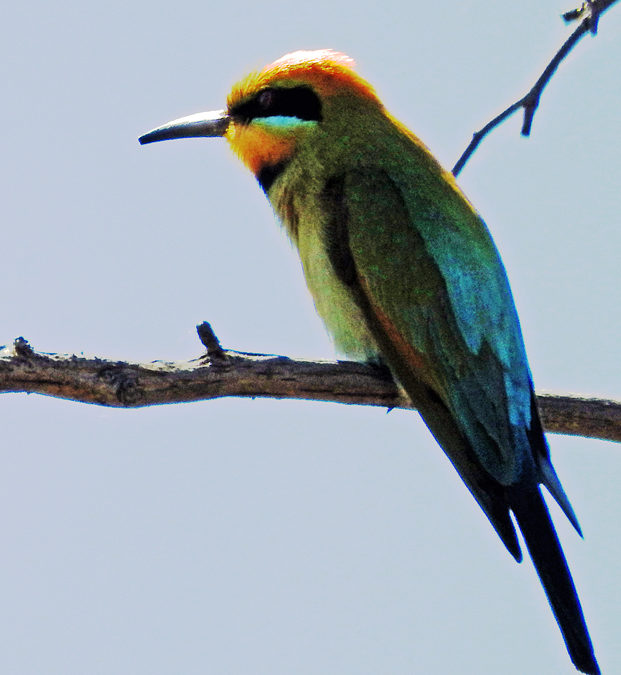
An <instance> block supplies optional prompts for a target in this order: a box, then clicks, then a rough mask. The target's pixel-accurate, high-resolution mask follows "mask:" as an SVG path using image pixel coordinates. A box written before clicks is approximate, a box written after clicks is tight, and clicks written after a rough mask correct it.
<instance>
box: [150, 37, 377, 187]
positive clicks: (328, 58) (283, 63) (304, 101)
mask: <svg viewBox="0 0 621 675" xmlns="http://www.w3.org/2000/svg"><path fill="white" fill-rule="evenodd" d="M353 66H354V62H353V60H352V59H350V58H349V57H348V56H345V55H344V54H341V53H339V52H335V51H332V50H329V49H323V50H317V51H298V52H293V53H291V54H287V55H285V56H283V57H282V58H280V59H278V60H277V61H274V63H271V64H270V65H268V66H266V67H265V68H263V70H260V71H258V72H254V73H251V74H250V75H248V76H247V77H245V78H244V79H243V80H241V81H240V82H238V83H237V84H236V85H235V86H234V87H233V89H232V90H231V93H230V94H229V96H228V98H227V107H226V109H225V110H218V111H214V112H207V113H198V114H196V115H190V116H189V117H183V118H180V119H177V120H173V121H172V122H169V123H167V124H165V125H163V126H161V127H157V128H156V129H153V131H150V132H149V133H147V134H145V135H144V136H141V138H140V143H152V142H154V141H163V140H168V139H172V138H187V137H192V136H211V137H213V136H223V137H224V138H226V139H227V141H228V142H229V143H230V145H231V147H232V148H233V150H234V151H235V152H236V153H237V154H238V155H239V157H240V158H241V159H242V161H243V162H244V163H245V164H246V165H247V166H248V167H249V168H250V170H251V171H253V173H254V174H255V175H256V176H259V175H260V174H261V172H262V171H264V170H265V169H269V167H273V166H276V165H279V164H281V163H283V162H285V161H287V160H288V159H289V158H290V157H292V156H293V154H294V153H295V151H296V148H297V147H298V145H299V144H300V143H302V142H305V141H310V142H311V143H312V142H313V138H314V137H316V135H317V134H320V133H326V131H327V130H329V129H330V128H331V127H332V126H334V125H335V124H341V125H342V124H345V125H347V119H346V118H347V110H346V109H345V108H349V109H351V108H355V107H356V104H357V103H358V104H359V105H358V107H362V108H366V107H368V106H371V107H373V108H375V109H381V108H382V105H381V103H380V101H379V99H378V98H377V96H376V94H375V92H374V91H373V89H372V88H371V86H370V85H369V84H368V83H367V82H366V81H365V80H363V79H362V78H361V77H360V76H359V75H357V74H356V73H355V72H354V70H353Z"/></svg>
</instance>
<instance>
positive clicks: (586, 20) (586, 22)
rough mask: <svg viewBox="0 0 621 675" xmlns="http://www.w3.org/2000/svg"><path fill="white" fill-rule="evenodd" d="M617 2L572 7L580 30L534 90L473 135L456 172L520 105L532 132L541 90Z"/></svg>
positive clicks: (599, 0) (593, 0)
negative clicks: (491, 132) (578, 20)
mask: <svg viewBox="0 0 621 675" xmlns="http://www.w3.org/2000/svg"><path fill="white" fill-rule="evenodd" d="M615 2H617V0H588V1H587V2H584V3H583V4H582V6H581V7H579V8H578V9H575V10H571V11H570V12H566V13H565V14H563V18H564V19H565V21H573V20H576V19H579V18H581V19H582V21H581V22H580V24H579V26H578V27H577V28H576V30H575V31H574V32H573V33H572V34H571V35H570V36H569V38H568V39H567V40H566V41H565V43H564V44H563V46H562V47H561V48H560V49H559V50H558V52H556V54H555V55H554V58H553V59H552V60H551V61H550V63H549V64H548V65H547V66H546V69H545V70H544V71H543V73H541V75H540V76H539V79H538V80H537V81H536V82H535V84H534V85H533V86H532V88H531V90H530V91H529V92H528V93H527V94H526V95H525V96H523V97H522V98H521V99H519V100H518V101H516V102H515V103H513V104H511V105H510V106H509V107H508V108H507V109H506V110H504V111H503V112H501V113H500V115H497V116H496V117H494V119H493V120H491V121H489V122H488V123H487V124H486V125H485V126H484V127H483V128H482V129H480V130H479V131H477V132H475V133H474V134H473V135H472V140H471V141H470V144H469V145H468V147H467V148H466V149H465V150H464V153H463V154H462V156H461V157H460V158H459V159H458V160H457V163H456V164H455V166H454V167H453V175H454V176H457V175H459V173H460V172H461V170H462V169H463V168H464V165H465V164H466V162H467V161H468V160H469V159H470V157H471V155H472V153H473V152H474V151H475V150H476V149H477V147H478V146H479V143H480V142H481V141H482V140H483V139H484V138H485V136H487V134H489V132H490V131H491V130H492V129H494V128H495V127H497V126H498V125H499V124H501V122H504V121H505V120H506V119H507V118H508V117H510V116H511V115H513V113H514V112H516V111H517V110H519V109H520V108H524V121H523V123H522V135H523V136H528V135H530V130H531V127H532V123H533V117H534V116H535V111H536V110H537V107H538V106H539V99H540V98H541V94H542V93H543V90H544V89H545V87H546V85H547V84H548V82H549V81H550V80H551V79H552V76H553V75H554V73H555V72H556V69H557V68H558V67H559V65H560V64H561V62H562V61H563V60H564V59H565V57H566V56H567V55H568V54H569V52H570V51H571V50H572V49H573V48H574V47H575V45H576V44H577V43H578V41H579V40H580V39H581V38H582V36H583V35H585V34H586V33H591V34H592V35H595V34H596V33H597V26H598V21H599V17H600V16H601V15H602V14H603V13H604V12H605V11H606V10H607V9H608V8H609V7H611V6H612V5H613V4H614V3H615Z"/></svg>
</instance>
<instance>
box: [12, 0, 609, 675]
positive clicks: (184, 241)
mask: <svg viewBox="0 0 621 675" xmlns="http://www.w3.org/2000/svg"><path fill="white" fill-rule="evenodd" d="M570 8H571V3H565V2H560V0H557V1H555V2H541V1H540V0H526V1H524V2H519V3H515V2H513V3H510V2H502V3H489V2H483V1H482V0H481V1H478V2H476V1H465V0H461V1H460V2H457V1H455V0H453V1H448V0H438V1H436V2H434V3H429V2H420V1H418V0H415V1H414V2H404V1H403V0H401V1H395V0H386V1H385V2H381V3H374V4H371V5H363V4H360V3H359V2H351V1H347V2H334V0H330V1H329V2H326V1H325V0H316V1H315V2H312V3H303V4H300V3H291V2H263V3H257V2H247V1H246V0H241V2H236V3H224V2H220V3H208V2H205V1H202V2H196V0H187V2H185V3H183V4H175V3H170V2H160V1H159V0H149V2H142V1H136V2H131V1H130V2H118V1H116V0H111V1H110V2H106V3H88V2H87V3H84V2H77V1H72V2H66V1H63V0H59V1H58V2H54V3H49V2H41V0H34V1H33V2H29V3H17V2H12V3H9V4H7V5H6V6H5V7H4V8H3V11H2V22H1V25H0V64H1V65H0V68H1V69H2V83H3V94H2V100H3V103H2V105H1V106H0V128H1V129H2V132H1V134H0V137H1V139H2V140H1V144H2V146H1V151H2V161H1V162H0V184H1V187H0V192H1V195H2V198H1V200H0V214H1V216H0V217H1V223H2V233H1V243H2V263H1V264H0V288H2V291H3V292H2V298H3V302H2V320H1V321H0V327H1V329H2V330H1V332H0V344H8V343H11V342H12V340H13V339H14V338H15V337H17V336H19V335H23V336H24V337H26V338H27V339H28V340H30V341H31V343H32V345H33V347H34V348H35V349H38V350H42V351H47V352H70V353H71V352H73V353H78V354H79V353H82V352H84V353H88V354H94V355H98V356H101V357H106V358H113V359H128V360H135V361H151V360H155V359H164V360H184V359H188V358H193V357H195V356H197V355H199V353H200V352H201V345H200V343H199V342H198V339H197V338H196V335H195V331H194V326H195V325H196V324H197V323H199V322H200V321H202V320H208V321H210V322H211V323H212V325H213V327H214V329H215V331H216V333H217V334H218V336H219V337H220V339H221V341H222V344H223V345H224V346H225V347H228V348H232V349H240V350H247V351H255V352H269V353H278V354H286V355H290V356H301V357H307V358H324V359H331V358H333V357H334V352H333V349H332V345H331V343H330V341H329V339H328V338H327V337H326V335H325V334H324V331H323V327H322V325H321V323H320V321H319V319H318V318H317V317H316V316H315V313H314V310H313V306H312V302H311V300H310V298H309V296H308V294H307V292H306V290H305V287H304V282H303V279H302V275H301V271H300V269H299V263H298V261H297V258H296V257H295V255H294V253H293V252H292V250H291V247H290V246H289V244H288V242H287V241H286V239H285V237H284V235H283V234H282V233H281V232H280V231H279V227H278V226H276V225H275V223H274V219H273V215H272V213H271V210H270V207H269V205H268V203H267V200H266V199H265V197H264V195H263V194H262V192H261V191H260V189H259V188H258V187H257V185H256V184H255V181H254V178H253V177H252V176H251V175H250V174H249V173H248V172H247V171H246V170H245V169H244V168H243V167H242V166H241V164H240V163H238V162H237V160H236V159H235V158H234V157H233V156H232V155H231V154H230V152H229V150H228V148H227V147H226V145H225V143H224V142H223V141H220V140H203V139H201V140H189V141H177V142H174V143H164V144H157V145H153V146H147V147H140V146H139V145H138V141H137V138H138V136H139V135H141V134H142V133H144V132H145V131H148V130H149V129H151V128H152V127H154V126H156V125H158V124H161V123H163V122H166V121H167V120H170V119H173V118H175V117H179V116H181V115H186V114H189V113H193V112H197V111H201V110H208V109H213V108H221V107H223V105H224V102H225V97H226V94H227V93H228V90H229V88H230V86H231V85H232V84H233V82H235V81H236V80H237V79H239V78H240V77H242V76H243V75H245V74H246V73H247V72H248V71H249V70H251V69H253V68H259V67H262V66H263V65H264V64H266V63H268V62H270V61H272V60H274V59H276V58H278V57H279V56H281V55H282V54H284V53H286V52H288V51H292V50H295V49H300V48H306V49H308V48H323V47H331V48H334V49H338V50H341V51H344V52H346V53H348V54H350V55H351V56H352V57H354V58H355V59H356V61H357V63H358V70H359V72H360V73H361V74H362V75H363V76H364V77H366V78H367V79H369V80H370V81H371V82H372V83H373V84H374V85H375V87H376V88H377V90H378V92H379V94H380V96H381V97H382V98H383V100H384V102H385V103H386V105H387V107H388V108H389V110H391V112H393V113H394V114H395V115H396V116H397V117H398V118H400V119H401V120H403V121H404V122H405V123H406V124H407V125H408V126H409V127H410V128H412V129H413V130H414V131H415V132H416V133H417V134H419V135H420V136H421V138H422V139H423V140H424V141H425V142H426V143H427V144H428V145H429V147H430V148H431V149H432V150H433V152H434V153H435V154H436V156H437V157H438V158H439V159H440V161H441V162H442V163H444V164H445V165H446V166H447V167H451V166H452V165H453V163H454V162H455V160H456V159H457V158H458V156H459V155H460V154H461V152H462V150H463V149H464V148H465V146H466V145H467V143H468V141H469V139H470V137H471V134H472V132H473V131H474V130H476V129H478V128H480V127H481V126H482V125H483V124H484V123H485V122H486V121H487V120H489V119H490V118H491V117H492V116H493V115H495V114H497V113H498V112H500V110H502V109H503V108H504V107H506V106H507V105H509V104H510V103H511V102H513V101H514V100H515V99H517V98H518V97H519V96H521V95H522V94H523V93H524V92H525V91H526V90H527V89H528V88H529V87H530V85H531V83H532V82H533V81H534V80H535V78H536V77H537V76H538V74H539V73H540V72H541V71H542V69H543V67H544V66H545V64H546V63H547V61H548V60H549V59H550V58H551V56H552V55H553V54H554V52H555V51H556V49H557V48H558V47H559V46H560V44H561V43H562V41H563V40H564V39H565V37H566V36H567V35H568V34H569V31H570V30H571V28H567V27H566V26H565V25H564V23H563V21H562V20H561V19H560V14H561V12H563V11H565V10H567V9H570ZM620 60H621V6H619V7H613V8H612V9H611V10H610V11H609V12H608V13H607V14H606V15H605V16H604V17H603V18H602V20H601V24H600V33H599V35H598V36H597V38H596V39H592V38H590V37H587V38H586V39H585V40H584V41H583V42H582V43H581V44H580V45H579V46H578V48H577V49H576V50H575V51H574V52H573V54H572V55H571V56H570V57H569V59H568V60H567V61H566V62H565V63H564V64H563V65H562V67H561V69H560V71H559V72H558V73H557V75H556V76H555V78H554V80H553V81H552V83H551V85H550V86H549V88H548V90H547V91H546V92H545V94H544V96H543V99H542V102H541V108H540V110H539V111H538V113H537V115H536V117H535V121H534V126H533V135H532V137H531V138H530V139H528V140H525V139H523V138H521V137H520V135H519V129H520V124H521V118H518V117H515V118H513V119H512V120H510V121H509V122H508V123H506V124H505V125H504V126H503V127H501V128H499V129H497V130H496V131H495V132H494V133H493V135H492V136H490V137H489V138H488V139H487V140H485V141H484V143H483V145H482V146H481V148H480V149H479V150H478V152H477V153H476V155H475V156H474V157H473V159H472V160H471V161H470V163H469V164H468V165H467V167H466V168H465V170H464V172H463V173H462V176H461V178H460V183H461V185H462V186H463V188H464V190H465V191H466V193H467V194H468V196H469V197H470V199H471V200H472V201H473V203H474V204H475V205H476V206H477V208H478V209H479V211H480V212H481V213H482V215H483V216H484V218H485V220H486V221H487V223H488V225H489V227H490V229H491V231H492V233H493V236H494V238H495V241H496V243H497V245H498V247H499V248H500V251H501V254H502V256H503V259H504V262H505V264H506V267H507V270H508V273H509V278H510V280H511V283H512V288H513V291H514V295H515V299H516V303H517V306H518V311H519V313H520V317H521V321H522V326H523V330H524V333H525V339H526V344H527V349H528V353H529V357H530V363H531V368H532V371H533V374H534V379H535V384H536V387H537V389H538V390H540V391H552V392H559V393H569V392H574V393H580V394H586V395H604V396H609V397H613V398H614V397H616V398H620V397H621V386H620V382H621V365H620V364H621V360H620V358H619V335H620V334H621V296H620V291H619V287H620V285H619V272H620V269H621V262H620V258H621V255H620V253H619V251H620V250H621V235H620V234H619V233H620V229H621V228H620V225H621V220H620V217H619V208H620V203H621V202H620V196H619V195H620V194H621V192H620V190H619V179H620V177H621V140H620V138H621V137H620V133H619V130H620V128H619V110H620V109H621V86H620V84H619V62H620ZM0 423H1V428H2V437H3V440H2V448H1V450H0V452H1V457H2V469H1V471H0V513H1V514H2V515H1V516H0V533H1V552H0V672H2V673H4V674H6V675H73V674H76V675H78V674H79V675H91V674H93V675H95V674H97V675H99V674H106V675H107V674H115V675H118V674H126V673H127V674H132V675H142V674H145V675H147V674H148V675H179V674H183V675H194V674H195V673H196V674H198V673H210V674H211V673H213V674H218V675H220V674H222V675H255V674H256V675H285V674H287V675H289V674H291V673H296V674H299V675H307V674H308V675H310V674H316V673H325V674H330V675H332V674H335V675H336V674H339V675H345V674H350V673H351V674H356V675H358V674H360V675H366V674H368V675H375V674H377V673H394V674H404V675H405V674H412V673H424V674H425V675H441V674H446V673H460V674H461V673H463V674H468V675H469V674H476V675H486V674H487V673H503V674H504V675H523V674H524V673H538V674H548V673H550V674H553V675H558V674H562V673H572V672H574V671H573V668H572V666H571V664H570V662H569V659H568V656H567V654H566V652H565V649H564V645H563V643H562V639H561V637H560V633H559V631H558V629H557V627H556V624H555V621H554V619H553V617H552V614H551V612H550V611H549V608H548V606H547V602H546V600H545V597H544V595H543V592H542V590H541V588H540V585H539V582H538V580H537V578H536V576H535V574H534V572H533V569H532V565H531V563H530V561H527V562H525V563H524V564H522V565H516V564H515V563H514V561H513V560H512V558H511V557H510V556H509V555H508V553H506V551H505V550H504V548H503V546H502V544H501V543H500V541H499V540H498V538H497V537H496V535H495V534H494V532H493V531H492V528H491V527H490V525H489V523H488V522H487V520H486V519H485V517H484V516H483V514H482V512H481V511H480V509H479V508H478V506H477V505H476V504H475V502H474V500H473V499H472V498H471V497H470V495H469V493H468V492H467V490H466V488H465V487H464V486H463V485H462V483H461V481H460V480H459V478H458V476H457V475H456V474H455V472H454V471H453V469H452V468H451V466H450V465H449V463H448V461H447V460H446V459H445V457H444V455H443V453H442V452H441V450H440V449H439V447H438V446H437V445H436V444H435V442H434V441H433V439H432V437H431V435H430V434H429V433H428V431H427V430H426V428H425V427H424V425H423V424H422V422H421V421H420V419H419V418H418V416H417V415H416V414H415V413H407V412H401V411H393V412H391V413H390V414H388V415H387V414H386V412H385V410H382V409H371V408H362V407H354V406H343V405H336V404H320V403H308V402H292V401H269V400H254V401H250V400H240V399H229V400H221V401H211V402H202V403H194V404H185V405H175V406H167V407H157V408H150V409H143V410H109V409H104V408H99V407H95V406H88V405H84V404H78V403H71V402H65V401H60V400H55V399H52V398H46V397H40V396H34V395H33V396H26V395H23V394H21V395H18V394H12V395H4V396H3V397H2V400H1V407H0ZM549 439H550V443H551V447H552V454H553V459H554V464H555V466H556V468H557V471H558V473H559V475H560V477H561V480H562V481H563V484H564V486H565V489H566V491H567V493H568V495H569V496H570V499H571V501H572V503H573V506H574V508H575V510H576V512H577V514H578V517H579V519H580V522H581V524H582V527H583V530H584V533H585V540H584V541H582V540H580V538H579V537H578V536H577V535H576V534H575V533H574V532H573V531H572V530H571V528H570V526H569V524H568V523H567V521H566V520H565V519H564V518H563V517H562V516H561V514H560V512H559V510H558V509H557V508H556V507H555V506H554V505H553V506H552V512H553V516H554V517H555V520H556V523H557V527H558V531H559V535H560V537H561V539H562V541H563V545H564V549H565V552H566V554H567V557H568V560H569V563H570V567H571V569H572V571H573V574H574V579H575V582H576V584H577V586H578V589H579V592H580V596H581V599H582V603H583V606H584V610H585V614H586V616H587V620H588V623H589V627H590V630H591V635H592V638H593V641H594V643H595V646H596V651H597V654H598V657H599V661H600V665H601V666H602V669H603V672H604V673H607V674H612V673H620V672H621V647H620V645H619V636H620V635H621V582H620V575H619V560H620V559H621V525H620V521H621V518H620V517H619V516H620V512H621V505H620V504H619V484H620V483H621V448H620V447H619V445H618V444H613V443H608V442H603V441H596V440H587V439H580V438H569V437H562V436H556V435H553V436H550V437H549Z"/></svg>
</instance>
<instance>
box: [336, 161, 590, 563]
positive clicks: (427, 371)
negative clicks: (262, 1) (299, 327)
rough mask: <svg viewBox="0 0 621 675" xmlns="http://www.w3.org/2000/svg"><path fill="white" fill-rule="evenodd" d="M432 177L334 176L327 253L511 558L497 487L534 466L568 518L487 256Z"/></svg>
mask: <svg viewBox="0 0 621 675" xmlns="http://www.w3.org/2000/svg"><path fill="white" fill-rule="evenodd" d="M433 178H434V179H435V180H433V181H432V182H431V185H429V184H426V185H423V186H420V189H418V190H417V189H413V188H412V187H411V186H412V185H414V186H416V183H415V182H413V181H412V180H411V178H410V177H407V176H406V177H405V178H404V179H403V180H402V181H400V180H399V178H397V179H393V177H392V176H391V175H389V174H388V173H387V172H386V171H383V170H379V171H378V170H375V169H373V170H371V169H369V170H364V169H357V170H354V171H348V172H346V173H343V174H340V175H337V176H334V177H333V178H331V179H330V180H329V181H328V183H327V184H326V187H325V190H324V199H325V200H326V202H327V204H326V206H327V209H326V211H327V212H329V213H331V214H332V216H331V218H332V219H331V221H330V223H329V224H328V228H327V233H326V237H327V241H326V245H327V246H328V250H329V253H330V259H331V262H332V265H333V267H334V269H335V271H336V273H337V274H338V275H339V277H340V278H341V280H342V281H343V282H344V283H346V284H347V285H348V286H349V287H350V289H351V291H352V293H353V295H354V297H355V299H356V303H357V304H358V306H359V307H360V308H361V309H362V311H363V314H364V316H365V317H366V320H367V324H368V326H369V328H370V329H371V332H372V333H373V335H374V337H375V339H376V341H377V342H378V344H379V346H380V349H381V352H382V354H383V356H384V359H385V360H386V362H387V365H388V366H389V367H390V368H391V370H392V372H393V374H394V375H395V376H396V378H397V379H398V380H399V381H400V382H401V384H402V385H403V386H404V388H405V389H406V391H407V392H408V394H409V396H410V397H411V398H412V400H413V402H414V404H415V405H416V406H417V407H418V409H419V411H420V412H421V415H422V417H423V419H424V420H425V422H426V424H427V425H428V426H429V428H430V430H431V431H432V433H433V434H434V436H436V438H437V440H438V441H439V443H440V445H441V446H442V447H443V449H444V451H445V452H446V453H447V455H448V456H449V458H450V459H451V461H452V462H453V464H454V465H455V467H456V469H457V470H458V472H459V473H460V475H461V476H462V478H463V480H464V482H465V483H466V484H467V485H468V487H469V488H470V490H471V491H472V493H473V494H474V496H475V498H476V499H477V501H478V502H479V504H481V506H482V508H483V509H484V511H485V512H486V514H487V515H488V517H489V518H490V520H491V522H492V524H493V525H494V527H495V528H496V530H497V531H498V533H499V535H500V536H501V538H502V539H503V541H504V542H505V544H506V545H507V548H509V550H510V551H511V552H512V553H513V554H514V555H516V557H517V556H518V555H519V548H518V545H517V540H516V539H515V532H514V529H513V526H512V524H511V521H510V519H509V516H508V507H507V504H506V501H505V498H504V497H502V495H501V492H502V486H509V485H513V484H516V483H517V482H519V480H520V478H521V476H522V474H523V472H524V470H525V467H526V468H528V469H530V468H531V467H532V465H533V462H535V463H536V464H537V471H538V474H539V475H538V478H539V482H543V483H544V484H546V486H547V487H548V488H549V489H550V491H551V492H552V494H553V495H554V496H555V498H556V499H557V501H559V503H560V504H561V506H562V507H563V509H564V510H565V512H566V513H567V515H568V517H569V519H570V520H571V521H572V522H573V523H574V525H575V526H576V527H577V522H576V519H575V516H574V514H573V511H572V510H571V506H570V505H569V502H568V500H567V498H566V497H565V495H564V493H563V490H562V488H561V486H560V483H559V481H558V479H557V478H556V474H555V473H554V469H553V468H552V465H551V463H550V461H549V452H548V449H547V445H546V443H545V439H544V437H543V434H542V433H541V429H540V426H539V421H538V416H537V410H536V404H534V400H535V399H534V394H533V390H532V384H531V378H530V372H529V369H528V364H527V361H526V355H525V350H524V346H523V342H522V337H521V332H520V327H519V322H518V319H517V314H516V311H515V308H514V304H513V299H512V296H511V292H510V289H509V285H508V282H507V278H506V275H505V271H504V268H503V266H502V263H501V261H500V258H499V256H498V253H497V251H496V248H495V246H494V244H493V242H492V240H491V237H490V236H489V233H488V232H487V229H486V228H485V225H484V224H483V222H482V221H481V220H480V218H479V217H478V215H477V214H476V213H475V212H474V210H473V209H472V207H471V206H470V204H469V203H468V202H467V201H466V199H465V198H464V197H463V196H462V195H461V193H459V192H458V191H457V189H456V188H455V187H454V186H453V185H452V184H451V182H450V181H449V180H445V181H442V180H440V176H434V177H433ZM406 182H407V186H405V183H406ZM535 428H537V429H538V430H539V432H538V436H537V434H533V430H534V429H535ZM533 436H537V438H536V439H535V442H533ZM533 448H534V449H533ZM516 551H517V553H516Z"/></svg>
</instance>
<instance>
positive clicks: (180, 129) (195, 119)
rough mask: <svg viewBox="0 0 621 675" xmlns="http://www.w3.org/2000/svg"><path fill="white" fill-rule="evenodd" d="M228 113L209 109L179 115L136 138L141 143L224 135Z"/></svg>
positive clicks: (227, 122) (227, 123)
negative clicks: (192, 113) (184, 115)
mask: <svg viewBox="0 0 621 675" xmlns="http://www.w3.org/2000/svg"><path fill="white" fill-rule="evenodd" d="M229 119H230V118H229V115H228V113H227V111H226V110H211V111H210V112H202V113H196V114H195V115H188V116H187V117H180V118H179V119H177V120H173V121H172V122H167V123H166V124H162V126H161V127H156V128H155V129H153V130H151V131H149V132H148V133H146V134H145V135H144V136H141V137H140V138H139V139H138V140H139V141H140V144H141V145H144V144H145V143H155V141H168V140H170V139H173V138H192V137H195V136H224V134H225V133H226V130H227V128H228V126H229Z"/></svg>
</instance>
